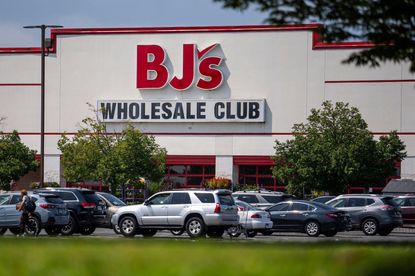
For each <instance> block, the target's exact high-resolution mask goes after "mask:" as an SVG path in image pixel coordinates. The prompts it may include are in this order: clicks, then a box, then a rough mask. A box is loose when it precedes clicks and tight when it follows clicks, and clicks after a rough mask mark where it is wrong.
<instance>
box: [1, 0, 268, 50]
mask: <svg viewBox="0 0 415 276" xmlns="http://www.w3.org/2000/svg"><path fill="white" fill-rule="evenodd" d="M265 18H266V14H263V13H260V12H259V11H257V10H256V9H255V8H252V9H250V10H247V11H244V12H241V11H236V10H232V9H223V8H222V4H221V3H217V2H214V1H213V0H0V47H36V46H39V45H40V30H36V29H35V30H31V29H23V26H26V25H41V24H48V25H49V24H50V25H63V26H64V27H67V28H94V27H174V26H212V25H216V26H218V25H219V26H228V25H260V24H264V23H263V22H264V19H265Z"/></svg>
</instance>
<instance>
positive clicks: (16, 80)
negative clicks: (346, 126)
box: [0, 25, 415, 191]
mask: <svg viewBox="0 0 415 276" xmlns="http://www.w3.org/2000/svg"><path fill="white" fill-rule="evenodd" d="M316 27H317V26H316V25H301V26H225V27H219V26H215V27H173V28H109V29H107V28H106V29H54V30H52V32H51V39H52V42H53V47H52V48H51V49H50V51H49V54H48V56H47V57H46V138H45V141H46V144H45V181H48V182H59V183H61V184H62V185H65V181H64V179H63V178H62V168H61V163H60V152H59V150H58V149H57V146H56V145H57V141H58V139H59V138H60V135H61V134H62V133H68V134H73V133H75V132H76V131H77V129H78V127H79V124H80V122H81V120H82V119H83V118H85V117H87V116H93V115H94V114H93V113H92V111H91V109H90V106H88V103H89V104H92V105H93V106H94V107H95V108H97V109H99V110H101V111H100V112H99V114H98V118H99V120H101V121H103V122H107V123H108V128H109V130H110V131H115V132H120V131H121V130H122V128H123V127H125V125H126V124H127V123H132V124H133V125H134V126H136V127H138V128H140V129H141V130H142V131H143V132H144V133H148V134H152V135H154V136H155V138H156V141H157V142H158V143H159V144H160V145H161V146H163V147H165V148H166V149H167V151H168V159H167V165H168V171H167V175H166V176H167V179H169V181H172V182H173V183H176V185H177V186H178V187H189V186H190V187H198V186H199V185H200V183H202V182H203V181H204V180H206V179H208V178H211V177H213V176H222V177H226V178H231V179H232V180H233V182H234V183H249V184H259V185H260V186H261V187H265V188H269V189H274V190H279V189H283V188H284V187H282V186H280V185H279V184H278V183H277V182H276V181H275V179H274V178H273V177H272V175H271V171H270V167H271V166H272V165H273V162H272V159H271V156H272V155H273V154H274V148H273V147H274V142H275V140H276V139H278V140H280V141H284V140H286V139H290V138H292V133H291V128H292V126H293V124H294V123H298V122H304V121H305V120H306V118H307V116H308V115H309V112H310V109H311V108H313V107H320V106H321V103H322V102H323V101H324V100H332V101H344V102H349V103H350V104H351V105H352V106H356V107H358V108H359V110H360V111H361V113H362V114H363V117H364V119H365V120H366V122H367V123H368V124H369V129H370V130H371V131H372V132H373V133H374V134H375V136H379V135H382V134H387V133H388V132H389V131H391V130H397V131H398V133H399V135H400V137H401V139H402V140H403V141H404V142H405V144H406V146H407V152H408V157H407V158H406V159H405V160H404V161H403V162H402V163H401V167H400V168H399V170H400V175H401V176H402V177H405V178H415V108H414V106H415V76H414V75H413V74H410V73H409V65H408V64H392V63H386V64H383V65H382V66H381V67H380V68H375V69H374V68H369V67H355V66H354V65H344V64H342V63H341V61H342V60H343V59H345V58H346V57H347V56H348V55H349V54H350V53H352V52H353V51H355V50H358V49H361V48H367V47H371V44H370V43H365V42H346V43H339V44H326V43H323V42H320V41H319V40H318V36H317V35H316V33H315V32H314V31H315V29H316ZM39 56H40V49H39V48H0V117H6V118H7V119H6V120H5V121H4V122H2V124H1V125H0V130H1V131H3V132H6V133H7V132H11V131H12V130H13V129H16V130H18V131H19V133H20V135H21V138H22V141H23V142H24V143H26V144H27V145H28V146H29V147H30V148H32V149H36V150H37V151H39V149H40V57H39ZM25 181H26V182H30V181H36V174H33V173H32V174H30V175H28V176H26V177H24V178H23V179H22V180H21V181H20V185H26V184H25ZM375 189H376V188H375ZM379 189H381V188H379ZM355 191H359V187H356V188H355Z"/></svg>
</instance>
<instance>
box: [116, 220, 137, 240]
mask: <svg viewBox="0 0 415 276" xmlns="http://www.w3.org/2000/svg"><path fill="white" fill-rule="evenodd" d="M119 226H120V231H121V234H122V235H123V236H124V237H127V238H133V237H134V236H135V235H136V233H137V231H138V222H137V220H136V219H135V217H133V216H126V217H123V218H122V219H121V221H120V224H119Z"/></svg>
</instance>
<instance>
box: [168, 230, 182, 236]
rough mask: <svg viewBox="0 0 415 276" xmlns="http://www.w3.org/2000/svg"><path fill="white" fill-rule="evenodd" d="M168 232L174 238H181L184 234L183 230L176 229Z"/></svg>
mask: <svg viewBox="0 0 415 276" xmlns="http://www.w3.org/2000/svg"><path fill="white" fill-rule="evenodd" d="M170 232H171V233H172V234H173V235H175V236H181V235H183V233H184V230H183V229H176V230H170Z"/></svg>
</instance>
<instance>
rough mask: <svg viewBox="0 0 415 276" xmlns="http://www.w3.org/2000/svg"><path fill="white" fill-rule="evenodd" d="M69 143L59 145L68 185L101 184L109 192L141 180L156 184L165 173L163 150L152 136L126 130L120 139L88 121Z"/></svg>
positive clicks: (63, 139)
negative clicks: (91, 181)
mask: <svg viewBox="0 0 415 276" xmlns="http://www.w3.org/2000/svg"><path fill="white" fill-rule="evenodd" d="M83 124H84V125H83V127H82V128H81V130H79V131H78V133H77V134H76V135H75V136H74V137H73V138H72V139H69V138H67V137H66V135H63V136H62V137H61V139H60V140H59V142H58V147H59V149H60V150H61V152H62V164H63V167H64V177H65V178H66V180H67V181H69V182H79V181H83V180H100V179H102V180H103V181H104V182H105V183H108V184H109V185H110V189H111V191H115V190H116V188H118V187H120V186H121V185H122V184H127V185H128V184H129V183H134V182H135V181H137V180H139V179H140V178H141V177H144V178H146V179H149V180H151V181H159V180H160V179H161V178H162V177H163V175H164V171H165V158H166V150H165V149H164V148H161V147H160V146H159V145H158V144H157V143H156V142H155V140H154V137H153V136H148V135H145V134H143V133H141V132H140V131H139V130H138V129H135V128H134V127H132V126H128V127H127V128H126V129H124V130H123V131H122V133H121V134H120V135H115V134H111V133H108V132H107V130H106V126H105V124H100V123H98V122H96V121H95V120H93V119H91V118H87V119H85V120H83Z"/></svg>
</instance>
